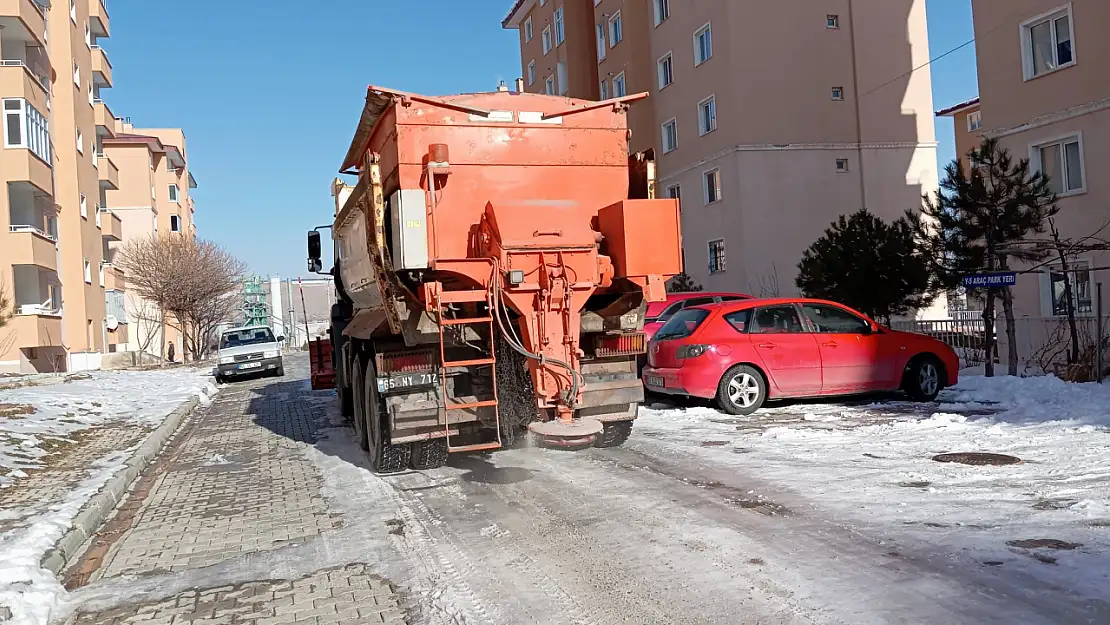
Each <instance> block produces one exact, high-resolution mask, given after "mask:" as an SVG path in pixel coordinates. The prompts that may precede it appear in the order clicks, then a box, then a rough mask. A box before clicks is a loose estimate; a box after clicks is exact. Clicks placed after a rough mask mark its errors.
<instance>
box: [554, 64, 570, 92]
mask: <svg viewBox="0 0 1110 625" xmlns="http://www.w3.org/2000/svg"><path fill="white" fill-rule="evenodd" d="M555 74H556V78H557V80H558V83H559V94H560V95H566V94H567V92H569V91H570V85H568V84H567V83H568V82H569V81H568V80H567V64H566V63H564V62H562V61H559V62H558V63H556V64H555Z"/></svg>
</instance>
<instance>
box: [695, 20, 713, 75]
mask: <svg viewBox="0 0 1110 625" xmlns="http://www.w3.org/2000/svg"><path fill="white" fill-rule="evenodd" d="M712 57H713V29H712V27H711V26H710V25H709V24H706V25H705V26H702V27H701V28H699V29H698V30H697V32H695V33H694V66H695V67H696V66H698V65H701V64H702V63H704V62H706V61H708V60H709V59H710V58H712Z"/></svg>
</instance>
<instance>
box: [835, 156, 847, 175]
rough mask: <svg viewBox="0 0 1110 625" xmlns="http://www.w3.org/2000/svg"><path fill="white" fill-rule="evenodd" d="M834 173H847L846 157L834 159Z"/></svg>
mask: <svg viewBox="0 0 1110 625" xmlns="http://www.w3.org/2000/svg"><path fill="white" fill-rule="evenodd" d="M836 173H838V174H846V173H848V159H846V158H838V159H836Z"/></svg>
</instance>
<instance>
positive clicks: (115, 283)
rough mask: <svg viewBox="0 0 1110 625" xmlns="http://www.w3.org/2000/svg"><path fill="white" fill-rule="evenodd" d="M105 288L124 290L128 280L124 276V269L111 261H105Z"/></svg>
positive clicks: (108, 289)
mask: <svg viewBox="0 0 1110 625" xmlns="http://www.w3.org/2000/svg"><path fill="white" fill-rule="evenodd" d="M103 266H104V289H105V290H107V291H121V292H122V291H124V290H126V289H125V288H124V287H125V286H126V284H127V280H126V279H124V277H123V270H122V269H120V268H119V267H116V266H114V265H112V264H111V263H104V265H103Z"/></svg>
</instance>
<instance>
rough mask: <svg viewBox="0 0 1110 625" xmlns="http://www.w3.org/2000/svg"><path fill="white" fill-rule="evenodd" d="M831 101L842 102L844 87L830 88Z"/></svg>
mask: <svg viewBox="0 0 1110 625" xmlns="http://www.w3.org/2000/svg"><path fill="white" fill-rule="evenodd" d="M832 99H834V100H843V99H844V87H833V88H832Z"/></svg>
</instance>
